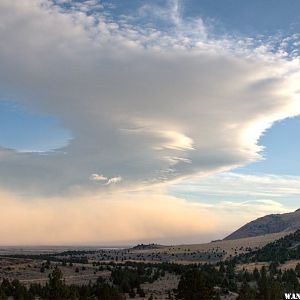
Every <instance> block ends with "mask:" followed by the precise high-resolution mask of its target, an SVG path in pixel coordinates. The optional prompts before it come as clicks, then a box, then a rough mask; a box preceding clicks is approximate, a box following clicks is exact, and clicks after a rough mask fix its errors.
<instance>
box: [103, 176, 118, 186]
mask: <svg viewBox="0 0 300 300" xmlns="http://www.w3.org/2000/svg"><path fill="white" fill-rule="evenodd" d="M121 181H122V177H121V176H116V177H112V178H109V179H108V180H107V182H106V185H110V184H116V183H119V182H121Z"/></svg>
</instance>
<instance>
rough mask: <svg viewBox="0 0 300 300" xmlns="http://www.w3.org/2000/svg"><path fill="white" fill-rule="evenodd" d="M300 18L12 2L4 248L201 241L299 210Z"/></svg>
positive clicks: (145, 5)
mask: <svg viewBox="0 0 300 300" xmlns="http://www.w3.org/2000/svg"><path fill="white" fill-rule="evenodd" d="M299 9H300V3H299V1H297V0H289V1H281V0H280V1H279V0H276V1H275V0H265V1H261V0H254V1H248V2H245V1H239V0H227V1H211V0H200V1H196V0H165V1H162V0H153V1H143V0H131V1H117V0H110V1H109V0H81V1H75V0H23V1H21V2H20V1H17V0H1V1H0V39H1V43H0V66H1V67H0V205H1V210H0V237H1V238H0V244H1V245H37V244H38V245H53V244H56V245H57V244H60V245H70V244H72V245H125V244H135V243H138V242H157V243H164V244H176V243H200V242H206V241H210V240H213V239H216V238H223V237H224V236H226V235H227V234H229V233H231V232H232V231H233V230H235V229H237V228H238V227H240V226H241V225H243V224H245V223H246V222H248V221H251V220H253V219H255V218H258V217H260V216H263V215H266V214H270V213H284V212H289V211H293V210H295V209H297V208H299V200H298V196H299V193H300V173H299V166H300V165H299V160H298V155H297V154H298V153H299V148H300V139H299V138H298V132H299V129H300V117H299V115H300V99H299V96H300V95H299V94H300V92H299V91H300V90H299V80H300V65H299V46H300V39H299V30H300V17H299V14H297V12H298V11H299ZM233 216H234V217H233Z"/></svg>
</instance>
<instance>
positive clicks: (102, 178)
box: [90, 173, 107, 181]
mask: <svg viewBox="0 0 300 300" xmlns="http://www.w3.org/2000/svg"><path fill="white" fill-rule="evenodd" d="M90 180H93V181H107V177H105V176H103V175H102V174H101V175H99V174H96V173H94V174H92V175H91V176H90Z"/></svg>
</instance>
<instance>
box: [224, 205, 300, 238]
mask: <svg viewBox="0 0 300 300" xmlns="http://www.w3.org/2000/svg"><path fill="white" fill-rule="evenodd" d="M297 229H300V209H297V210H296V211H294V212H291V213H285V214H272V215H267V216H264V217H261V218H258V219H256V220H254V221H251V222H250V223H247V224H246V225H244V226H242V227H241V228H239V229H238V230H236V231H234V232H233V233H232V234H230V235H228V236H227V237H225V238H224V240H236V239H241V238H246V237H254V236H259V235H265V234H270V233H278V232H291V231H295V230H297Z"/></svg>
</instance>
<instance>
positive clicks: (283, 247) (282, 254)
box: [234, 230, 300, 264]
mask: <svg viewBox="0 0 300 300" xmlns="http://www.w3.org/2000/svg"><path fill="white" fill-rule="evenodd" d="M234 259H235V261H236V262H244V263H245V262H248V263H249V262H277V263H281V264H283V263H284V262H286V261H289V260H297V261H299V260H300V230H297V231H295V232H294V233H291V234H289V235H286V236H284V237H282V238H280V239H278V240H275V241H274V242H271V243H269V244H267V245H266V246H264V247H262V248H260V249H258V250H255V251H251V252H249V253H243V254H241V255H239V256H237V257H235V258H234Z"/></svg>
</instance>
